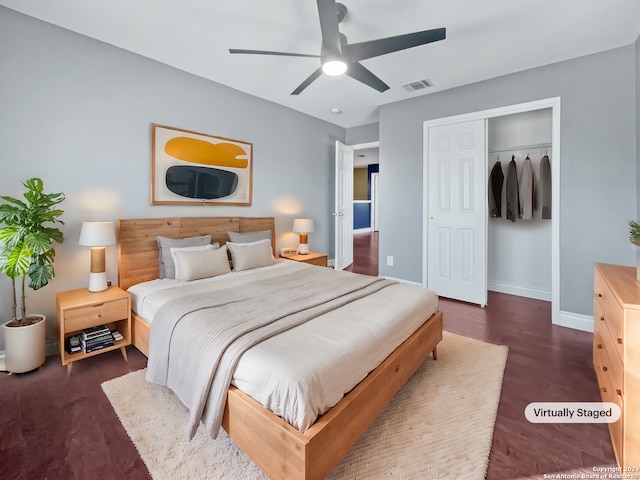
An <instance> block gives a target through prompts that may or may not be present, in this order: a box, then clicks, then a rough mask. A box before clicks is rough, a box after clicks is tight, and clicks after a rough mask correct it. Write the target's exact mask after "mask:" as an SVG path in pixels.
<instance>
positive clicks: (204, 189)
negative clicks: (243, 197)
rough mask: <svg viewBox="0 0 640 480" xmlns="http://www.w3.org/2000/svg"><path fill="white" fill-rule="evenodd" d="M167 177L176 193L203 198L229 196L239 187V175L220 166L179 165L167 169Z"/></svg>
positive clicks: (171, 188)
mask: <svg viewBox="0 0 640 480" xmlns="http://www.w3.org/2000/svg"><path fill="white" fill-rule="evenodd" d="M165 179H166V184H167V188H168V189H169V190H171V191H172V192H173V193H175V194H176V195H180V196H181V197H186V198H197V199H202V200H213V199H216V198H223V197H228V196H229V195H231V194H232V193H233V192H235V190H236V188H238V175H237V174H235V173H233V172H228V171H227V170H220V169H218V168H209V167H196V166H190V165H177V166H173V167H169V168H168V169H167V174H166V176H165Z"/></svg>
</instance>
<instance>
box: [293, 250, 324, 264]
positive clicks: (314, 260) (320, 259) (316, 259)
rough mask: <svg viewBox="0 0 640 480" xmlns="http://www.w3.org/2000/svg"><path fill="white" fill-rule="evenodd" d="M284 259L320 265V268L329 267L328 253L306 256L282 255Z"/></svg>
mask: <svg viewBox="0 0 640 480" xmlns="http://www.w3.org/2000/svg"><path fill="white" fill-rule="evenodd" d="M282 258H286V259H288V260H295V261H296V262H303V263H308V264H309V265H318V266H319V267H326V266H327V254H326V253H318V252H309V253H307V254H306V255H282Z"/></svg>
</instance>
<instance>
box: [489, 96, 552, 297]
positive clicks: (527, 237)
mask: <svg viewBox="0 0 640 480" xmlns="http://www.w3.org/2000/svg"><path fill="white" fill-rule="evenodd" d="M487 149H488V152H487V163H488V165H487V167H488V171H487V176H488V178H489V182H488V189H489V192H488V200H489V215H488V228H487V288H488V290H490V291H495V292H500V293H508V294H511V295H518V296H521V297H528V298H535V299H538V300H546V301H549V302H550V301H551V297H552V295H551V292H552V284H551V278H552V275H551V265H552V259H551V251H552V228H551V210H550V206H551V176H550V168H549V167H550V165H551V163H552V162H553V157H552V155H551V150H552V111H551V108H545V109H541V110H533V111H529V112H522V113H516V114H511V115H505V116H500V117H494V118H489V119H488V120H487ZM512 162H513V163H512ZM510 166H511V167H515V168H510ZM494 192H495V193H494ZM498 193H499V194H500V198H499V199H498V198H494V197H495V195H496V194H498ZM492 200H493V201H492Z"/></svg>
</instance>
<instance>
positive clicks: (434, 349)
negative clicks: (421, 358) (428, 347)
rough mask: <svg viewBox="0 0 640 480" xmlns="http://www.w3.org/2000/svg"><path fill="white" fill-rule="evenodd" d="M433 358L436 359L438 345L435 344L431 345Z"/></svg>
mask: <svg viewBox="0 0 640 480" xmlns="http://www.w3.org/2000/svg"><path fill="white" fill-rule="evenodd" d="M432 353H433V359H434V360H437V359H438V346H437V345H436V346H435V347H433V352H432Z"/></svg>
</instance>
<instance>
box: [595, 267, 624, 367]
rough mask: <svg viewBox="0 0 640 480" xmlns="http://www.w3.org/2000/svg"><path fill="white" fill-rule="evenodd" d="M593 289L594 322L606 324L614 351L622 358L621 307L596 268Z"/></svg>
mask: <svg viewBox="0 0 640 480" xmlns="http://www.w3.org/2000/svg"><path fill="white" fill-rule="evenodd" d="M594 289H595V294H594V322H595V323H596V324H601V323H603V324H605V325H606V326H607V328H608V330H609V333H610V334H611V338H612V339H613V342H614V344H615V345H614V346H615V351H617V352H618V355H620V358H621V359H622V358H624V357H623V345H622V342H623V340H622V339H623V338H624V336H623V334H624V332H623V331H622V330H623V329H622V324H623V322H622V320H623V311H622V307H621V306H620V305H619V304H618V301H617V300H616V298H615V296H614V295H613V293H612V292H611V289H610V288H609V286H608V285H607V283H606V282H605V281H604V279H603V278H602V277H601V276H600V274H599V272H598V271H597V270H596V274H595V277H594ZM594 329H595V325H594Z"/></svg>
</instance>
